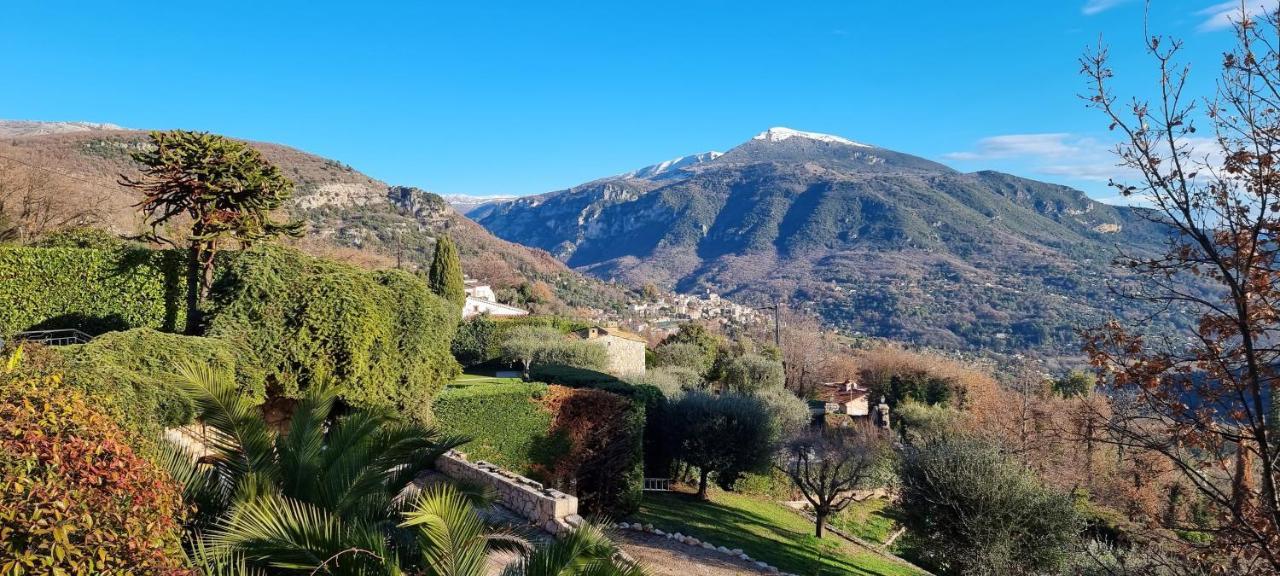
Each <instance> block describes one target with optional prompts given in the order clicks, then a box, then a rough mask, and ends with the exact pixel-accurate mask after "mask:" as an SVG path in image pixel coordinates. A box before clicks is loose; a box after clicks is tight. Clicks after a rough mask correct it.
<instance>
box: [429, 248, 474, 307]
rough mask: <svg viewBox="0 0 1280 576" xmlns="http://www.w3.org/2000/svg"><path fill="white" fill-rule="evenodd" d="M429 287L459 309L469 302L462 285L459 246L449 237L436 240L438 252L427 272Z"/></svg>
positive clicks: (432, 258)
mask: <svg viewBox="0 0 1280 576" xmlns="http://www.w3.org/2000/svg"><path fill="white" fill-rule="evenodd" d="M427 285H429V286H430V287H431V291H432V292H435V293H436V294H437V295H438V296H440V297H441V298H444V299H445V300H448V301H450V302H453V303H454V305H456V306H457V307H459V308H461V307H462V305H463V304H465V303H466V301H467V294H466V292H465V290H464V288H463V285H462V260H461V259H459V258H458V248H457V246H455V245H454V244H453V240H450V239H449V237H448V236H440V238H438V239H437V240H436V251H435V254H434V255H433V256H432V257H431V268H430V269H428V271H427Z"/></svg>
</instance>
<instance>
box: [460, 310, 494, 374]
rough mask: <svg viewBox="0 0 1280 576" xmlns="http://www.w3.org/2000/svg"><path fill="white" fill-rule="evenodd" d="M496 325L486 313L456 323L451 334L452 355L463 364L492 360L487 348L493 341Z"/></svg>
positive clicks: (470, 364) (471, 364) (472, 364)
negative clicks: (456, 325)
mask: <svg viewBox="0 0 1280 576" xmlns="http://www.w3.org/2000/svg"><path fill="white" fill-rule="evenodd" d="M497 332H498V325H497V323H496V322H494V321H493V318H490V317H489V315H488V314H481V315H479V316H476V317H473V318H471V319H470V320H467V321H465V322H463V323H462V324H459V325H458V332H457V333H456V334H454V335H453V345H452V347H451V350H452V352H453V357H454V358H456V359H457V360H458V363H460V364H462V365H463V366H474V365H476V364H480V363H483V362H486V361H488V360H492V359H493V357H492V356H490V355H489V350H490V348H491V347H492V345H493V343H494V341H495V335H496V334H497Z"/></svg>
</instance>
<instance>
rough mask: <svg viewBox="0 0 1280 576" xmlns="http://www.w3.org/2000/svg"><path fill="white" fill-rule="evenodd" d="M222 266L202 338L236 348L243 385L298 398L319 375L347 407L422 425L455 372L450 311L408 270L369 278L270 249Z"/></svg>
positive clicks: (345, 268)
mask: <svg viewBox="0 0 1280 576" xmlns="http://www.w3.org/2000/svg"><path fill="white" fill-rule="evenodd" d="M228 260H229V261H228V262H226V264H225V265H224V268H223V270H222V272H221V274H220V276H219V278H218V281H217V282H216V283H215V284H214V287H213V292H212V295H211V296H212V297H211V301H212V304H211V307H210V311H209V315H208V317H209V322H208V326H209V328H208V332H207V335H208V336H211V337H215V338H220V339H223V340H225V341H227V342H230V343H233V344H234V345H235V346H236V347H237V351H238V352H239V353H240V355H241V358H243V363H244V367H242V368H241V371H240V372H241V374H242V376H243V377H244V378H245V381H244V382H242V385H246V386H248V387H249V388H251V389H259V388H265V389H266V390H267V391H268V392H269V393H270V394H272V395H280V396H285V397H298V396H299V395H300V393H301V392H302V390H301V389H300V386H301V384H300V382H306V381H308V380H310V379H311V378H312V377H314V376H316V375H321V374H325V375H328V376H331V377H333V379H334V381H335V382H336V383H337V384H338V385H339V386H340V390H341V391H342V392H341V396H342V398H343V399H344V400H346V401H347V402H349V403H351V404H353V405H356V406H369V407H383V408H394V409H398V410H401V411H403V412H404V413H405V414H406V415H408V416H409V417H411V418H413V419H415V420H417V421H420V422H424V421H427V420H429V419H430V417H431V400H432V398H433V397H434V396H435V393H436V392H437V391H438V390H439V389H440V388H441V387H442V386H444V384H445V383H446V382H449V381H451V380H453V379H454V378H456V377H457V375H458V374H459V368H458V364H457V362H456V361H454V359H453V356H452V355H451V354H450V353H449V346H450V342H452V340H453V335H454V331H455V330H456V328H457V324H458V317H457V309H456V308H455V307H454V306H453V305H452V304H450V303H448V302H446V301H445V300H443V299H442V298H440V297H438V296H436V295H434V294H432V293H431V291H430V290H428V289H427V285H426V283H425V282H423V281H422V280H421V279H419V278H416V277H414V276H413V275H411V274H409V273H406V272H402V271H399V270H388V271H379V272H368V271H365V270H361V269H358V268H355V267H352V266H348V265H345V264H340V263H337V262H332V261H328V260H322V259H317V258H312V257H309V256H306V255H304V254H302V253H300V252H298V251H296V250H292V249H289V248H284V247H281V246H272V245H261V246H257V247H254V248H252V249H249V250H245V251H243V252H240V253H239V254H237V255H235V257H234V258H230V259H228Z"/></svg>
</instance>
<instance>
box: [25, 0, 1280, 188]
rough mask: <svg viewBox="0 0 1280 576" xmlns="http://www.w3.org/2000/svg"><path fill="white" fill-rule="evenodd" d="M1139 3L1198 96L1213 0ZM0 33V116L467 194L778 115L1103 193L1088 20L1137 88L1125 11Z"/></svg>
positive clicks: (686, 15)
mask: <svg viewBox="0 0 1280 576" xmlns="http://www.w3.org/2000/svg"><path fill="white" fill-rule="evenodd" d="M1263 2H1269V3H1270V4H1271V5H1274V3H1275V0H1249V3H1250V5H1253V4H1259V3H1263ZM1152 4H1153V6H1152V8H1151V25H1152V29H1153V30H1154V31H1158V32H1162V33H1167V34H1172V35H1176V36H1179V37H1181V38H1183V39H1184V40H1185V42H1186V53H1185V57H1186V59H1187V60H1188V61H1190V62H1191V63H1192V65H1193V74H1194V76H1193V80H1194V84H1195V87H1196V88H1197V89H1198V90H1199V91H1201V92H1204V91H1205V90H1207V89H1208V88H1210V87H1211V86H1212V80H1213V76H1214V74H1215V73H1216V68H1217V65H1218V62H1219V61H1220V54H1221V52H1222V51H1223V50H1224V49H1226V48H1227V47H1228V46H1229V43H1230V40H1231V34H1230V32H1229V30H1228V29H1226V27H1225V26H1224V24H1225V22H1226V20H1225V17H1224V16H1222V13H1223V12H1224V10H1225V9H1226V8H1224V6H1226V7H1229V6H1231V5H1232V3H1231V2H1227V3H1226V4H1225V5H1220V4H1218V3H1217V2H1215V0H1185V1H1182V0H1166V1H1161V0H1155V1H1153V2H1152ZM1236 5H1237V6H1238V4H1236ZM0 21H3V22H5V24H4V25H3V30H4V32H3V34H0V82H2V83H3V84H0V86H3V89H0V118H6V119H27V120H87V121H96V122H112V123H116V124H120V125H123V126H128V127H134V128H188V129H200V130H210V131H214V132H219V133H224V134H228V135H232V136H237V137H242V138H249V139H254V140H264V141H271V142H279V143H283V144H288V145H291V146H295V147H297V148H301V149H304V150H307V151H310V152H314V153H317V154H321V155H323V156H327V157H332V158H335V159H338V160H341V161H343V162H346V163H348V164H351V165H352V166H354V167H356V168H357V169H359V170H362V171H364V172H366V173H368V174H370V175H372V176H375V177H377V178H380V179H383V180H385V181H387V182H389V183H393V184H407V185H415V186H420V187H423V188H426V189H429V190H433V191H437V192H441V193H466V194H479V195H496V194H529V193H537V192H544V191H548V190H554V189H558V188H563V187H566V186H570V185H573V184H577V183H581V182H584V181H586V180H590V179H593V178H596V177H600V176H604V175H608V174H613V173H618V172H623V171H626V170H630V169H633V168H638V167H640V166H642V165H645V164H649V163H654V162H658V161H661V160H665V159H668V158H671V157H674V156H679V155H682V154H687V153H694V152H701V151H706V150H721V151H723V150H725V149H727V148H730V147H732V146H734V145H735V144H737V143H739V142H742V141H744V140H746V139H748V138H750V137H751V136H752V135H754V134H755V133H757V132H760V131H762V130H764V129H765V128H768V127H770V126H789V127H792V128H797V129H801V130H809V131H816V132H827V133H832V134H838V135H841V136H845V137H848V138H851V139H854V140H858V141H862V142H867V143H872V144H877V145H880V146H884V147H886V148H892V149H896V150H899V151H903V152H909V153H913V154H918V155H921V156H925V157H928V158H931V159H935V160H940V161H943V162H945V163H947V164H950V165H952V166H954V167H956V168H959V169H962V170H976V169H983V168H992V169H999V170H1004V171H1009V172H1013V173H1016V174H1019V175H1024V176H1028V177H1033V178H1037V179H1043V180H1049V181H1054V182H1060V183H1065V184H1070V185H1074V186H1077V187H1080V188H1082V189H1085V190H1086V191H1088V192H1089V193H1090V194H1092V195H1094V196H1095V197H1099V198H1103V197H1106V196H1109V195H1110V193H1109V192H1108V191H1107V189H1106V187H1105V186H1104V185H1103V184H1102V182H1105V179H1106V176H1108V175H1109V174H1111V173H1112V172H1113V171H1114V169H1113V168H1112V166H1111V165H1112V164H1114V162H1113V161H1112V160H1111V159H1110V158H1108V157H1107V155H1106V153H1105V150H1106V148H1107V146H1108V145H1109V144H1110V143H1111V140H1110V137H1111V136H1110V135H1109V134H1108V133H1107V131H1106V123H1105V122H1103V121H1102V119H1101V118H1100V117H1099V116H1098V115H1097V114H1096V113H1095V112H1090V111H1088V110H1086V109H1085V108H1084V107H1083V105H1082V103H1081V101H1080V100H1079V99H1078V98H1077V96H1076V95H1077V94H1078V93H1080V92H1081V90H1082V89H1083V81H1082V79H1081V78H1080V77H1079V75H1078V68H1079V66H1078V64H1077V61H1076V59H1077V57H1078V56H1079V55H1080V53H1081V51H1082V50H1083V49H1084V48H1085V47H1086V46H1088V45H1090V44H1091V43H1096V41H1097V39H1098V35H1099V34H1102V35H1103V37H1104V39H1105V40H1106V41H1107V42H1108V43H1109V44H1111V46H1112V52H1113V55H1114V56H1115V67H1116V69H1117V72H1118V73H1119V75H1120V77H1119V78H1118V82H1117V87H1118V89H1119V91H1120V92H1122V93H1125V92H1134V91H1141V90H1148V89H1149V88H1151V87H1152V81H1153V80H1154V78H1155V76H1154V74H1153V70H1152V67H1151V66H1150V61H1149V59H1148V58H1147V57H1146V56H1144V55H1143V53H1142V49H1141V41H1142V34H1143V32H1142V23H1143V2H1142V1H1141V0H1035V1H1015V0H1007V1H985V2H981V1H975V2H950V1H948V2H942V1H937V2H930V1H925V2H912V3H904V2H900V1H890V0H884V1H871V0H866V1H853V0H847V1H830V2H817V1H792V2H776V1H769V2H754V1H749V0H737V1H732V2H730V1H723V2H721V1H696V0H685V1H677V2H607V1H595V2H555V3H552V2H546V3H543V2H537V3H535V2H527V1H526V2H462V3H436V2H408V1H405V2H320V1H313V2H284V1H279V2H277V1H264V0H259V1H257V2H238V1H222V2H202V3H189V2H172V1H168V2H100V1H99V2H83V3H77V2H64V1H56V0H45V1H32V0H28V1H18V0H13V1H10V2H6V3H4V5H3V6H0Z"/></svg>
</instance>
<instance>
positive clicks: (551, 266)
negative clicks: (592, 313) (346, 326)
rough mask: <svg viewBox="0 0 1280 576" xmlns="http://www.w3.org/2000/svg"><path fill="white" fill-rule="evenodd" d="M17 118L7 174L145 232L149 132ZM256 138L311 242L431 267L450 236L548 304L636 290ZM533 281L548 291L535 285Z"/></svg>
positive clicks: (381, 262) (496, 275)
mask: <svg viewBox="0 0 1280 576" xmlns="http://www.w3.org/2000/svg"><path fill="white" fill-rule="evenodd" d="M18 124H21V129H20V130H19V129H13V130H11V131H10V132H9V133H7V135H4V136H0V177H9V176H12V177H15V181H20V182H34V181H39V182H41V183H42V184H41V185H40V188H39V190H38V191H37V192H38V194H40V195H43V196H44V197H45V198H49V199H51V200H52V201H54V202H55V203H56V204H57V207H58V208H61V209H67V208H70V207H76V206H91V207H92V208H93V213H94V214H93V218H92V219H91V222H89V223H91V224H92V225H93V226H95V227H98V228H104V229H107V230H109V231H111V232H114V233H117V234H126V235H127V234H135V233H137V232H139V231H140V226H141V222H140V221H139V218H138V216H137V210H136V208H134V204H135V202H136V195H135V193H134V192H133V191H132V190H129V189H126V188H124V187H122V186H120V184H119V182H118V180H119V177H120V175H122V174H125V175H130V176H135V177H136V176H138V175H139V173H138V172H137V166H136V165H135V164H134V163H133V162H132V160H131V159H130V157H129V154H130V153H131V152H132V151H133V150H135V149H137V148H138V147H140V146H143V145H145V142H146V132H142V131H134V130H126V129H120V128H119V127H116V126H114V125H110V124H93V123H62V122H51V123H40V122H29V121H21V122H8V123H5V122H4V121H0V126H15V125H18ZM67 125H72V127H71V128H68V127H67ZM105 126H110V128H104V127H105ZM248 143H249V144H250V145H252V146H254V147H255V148H257V149H258V150H259V151H260V152H262V154H263V156H264V157H265V158H266V159H267V160H268V161H270V162H271V163H273V164H275V165H276V166H278V167H279V168H280V170H281V172H282V173H284V175H285V176H287V177H289V178H290V179H291V180H292V181H293V182H294V183H295V193H294V197H293V198H292V199H291V200H290V202H289V203H288V204H287V205H286V208H285V211H286V212H287V213H288V214H289V216H291V217H293V218H297V219H301V220H303V221H305V222H306V223H307V226H308V233H307V235H306V236H304V237H303V238H302V239H301V240H300V241H298V242H299V246H300V247H301V248H303V249H304V250H307V251H309V252H312V253H314V254H319V255H324V256H329V257H336V258H341V259H347V260H350V261H353V262H355V263H357V264H362V265H365V266H370V267H386V266H392V265H404V266H408V267H415V266H425V264H426V263H428V262H430V258H431V250H432V249H433V247H434V241H435V240H434V239H435V238H436V237H437V236H439V235H440V234H449V235H450V236H451V237H452V238H453V239H454V240H455V242H456V243H457V244H458V247H459V251H460V253H461V255H462V259H463V265H464V270H465V271H466V273H467V274H469V275H471V276H473V277H475V278H477V279H479V280H481V281H484V282H488V283H490V284H493V285H494V287H495V289H499V290H506V291H508V292H510V293H515V292H518V291H519V289H521V287H522V286H524V288H523V289H524V290H525V292H540V293H543V294H547V293H549V294H551V295H552V297H553V301H548V302H540V303H536V305H537V306H539V307H541V309H543V310H544V311H549V312H556V311H567V310H570V309H574V308H582V309H584V310H585V309H587V308H591V309H600V310H618V309H622V308H624V307H625V303H626V302H627V300H628V298H629V296H628V295H627V293H626V292H625V291H623V290H621V289H619V288H616V287H612V286H609V285H608V284H606V283H604V282H600V281H598V280H595V279H591V278H586V277H583V276H581V275H580V274H578V273H576V272H574V271H572V270H569V269H568V268H567V267H565V265H564V264H563V263H561V262H560V261H559V260H557V259H555V258H554V257H552V256H551V255H550V254H548V253H546V252H545V251H541V250H538V249H531V248H528V247H525V246H522V245H519V244H516V243H512V242H509V241H505V240H501V239H499V238H497V237H494V236H493V235H492V234H490V233H489V232H487V231H486V230H484V229H483V228H482V227H480V226H479V225H478V224H476V223H475V222H473V221H472V220H469V219H467V218H466V217H464V216H463V215H462V214H460V213H459V212H457V211H456V210H454V209H453V208H451V207H450V206H449V204H448V202H446V201H445V199H443V198H441V197H440V196H438V195H436V194H432V193H430V192H427V191H424V190H420V189H418V188H414V187H409V186H392V185H388V184H387V183H385V182H382V181H380V180H377V179H375V178H372V177H370V176H368V175H365V174H363V173H361V172H359V171H357V170H355V169H354V168H352V167H351V166H349V165H347V164H344V163H342V162H339V161H336V160H332V159H328V158H323V157H320V156H316V155H314V154H310V153H307V152H304V151H301V150H298V149H295V148H291V147H288V146H283V145H280V144H274V143H265V142H248ZM33 178H35V179H34V180H33ZM3 201H4V198H0V202H3ZM532 285H542V286H544V287H545V289H538V290H531V289H530V288H529V286H532Z"/></svg>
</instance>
